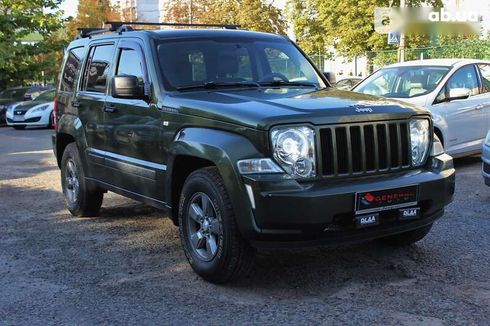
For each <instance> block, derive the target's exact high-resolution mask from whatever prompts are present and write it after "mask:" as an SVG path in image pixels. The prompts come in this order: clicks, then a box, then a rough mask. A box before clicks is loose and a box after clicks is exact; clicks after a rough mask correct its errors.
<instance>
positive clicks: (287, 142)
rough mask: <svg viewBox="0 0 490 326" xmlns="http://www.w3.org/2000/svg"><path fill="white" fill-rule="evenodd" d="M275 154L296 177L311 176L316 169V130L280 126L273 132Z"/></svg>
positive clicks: (279, 161)
mask: <svg viewBox="0 0 490 326" xmlns="http://www.w3.org/2000/svg"><path fill="white" fill-rule="evenodd" d="M271 138H272V149H273V156H274V158H275V160H276V161H277V163H279V165H280V166H281V167H282V168H283V169H284V170H285V171H286V172H287V173H289V174H290V175H292V176H293V177H295V178H311V177H314V176H315V175H316V169H315V132H314V131H313V129H311V128H309V127H280V128H275V129H273V130H272V132H271Z"/></svg>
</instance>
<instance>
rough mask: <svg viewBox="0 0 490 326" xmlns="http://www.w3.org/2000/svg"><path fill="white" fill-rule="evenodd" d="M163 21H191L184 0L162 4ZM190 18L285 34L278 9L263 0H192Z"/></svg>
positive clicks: (283, 21)
mask: <svg viewBox="0 0 490 326" xmlns="http://www.w3.org/2000/svg"><path fill="white" fill-rule="evenodd" d="M165 12H166V15H165V17H164V21H170V22H179V23H187V22H190V21H191V19H190V18H191V17H190V8H189V3H188V2H187V1H179V0H171V1H169V2H168V3H167V6H166V8H165ZM192 21H193V22H194V23H208V24H217V23H220V24H239V25H241V26H242V27H243V28H246V29H249V30H253V31H260V32H269V33H278V34H286V29H287V23H286V21H285V20H284V18H283V16H282V14H281V11H280V10H279V9H278V8H277V7H275V6H274V5H273V4H272V3H271V2H270V1H266V0H193V1H192Z"/></svg>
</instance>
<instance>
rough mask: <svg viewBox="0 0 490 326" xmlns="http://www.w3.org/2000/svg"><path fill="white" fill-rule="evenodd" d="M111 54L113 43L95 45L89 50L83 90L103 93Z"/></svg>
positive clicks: (112, 52)
mask: <svg viewBox="0 0 490 326" xmlns="http://www.w3.org/2000/svg"><path fill="white" fill-rule="evenodd" d="M113 54H114V45H101V46H96V47H94V48H92V49H91V50H90V56H89V61H88V63H87V66H86V68H85V76H84V85H85V87H84V88H83V89H84V90H86V91H90V92H97V93H105V90H106V87H107V75H108V74H109V71H110V68H111V61H112V58H113Z"/></svg>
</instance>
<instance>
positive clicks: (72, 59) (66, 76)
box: [60, 47, 85, 92]
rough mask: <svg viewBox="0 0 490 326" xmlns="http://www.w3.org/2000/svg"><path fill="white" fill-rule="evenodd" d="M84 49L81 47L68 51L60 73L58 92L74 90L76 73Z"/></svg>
mask: <svg viewBox="0 0 490 326" xmlns="http://www.w3.org/2000/svg"><path fill="white" fill-rule="evenodd" d="M84 53H85V49H84V48H83V47H80V48H74V49H71V50H70V51H68V57H67V58H66V62H65V67H64V68H63V72H62V73H61V81H60V90H61V91H67V92H70V91H73V89H74V88H75V83H76V79H77V77H78V72H79V70H80V66H81V64H82V61H83V55H84Z"/></svg>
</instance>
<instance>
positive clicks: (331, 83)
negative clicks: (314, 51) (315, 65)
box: [323, 71, 336, 86]
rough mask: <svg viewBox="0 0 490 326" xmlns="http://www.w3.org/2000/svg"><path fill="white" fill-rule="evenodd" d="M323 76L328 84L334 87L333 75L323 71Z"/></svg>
mask: <svg viewBox="0 0 490 326" xmlns="http://www.w3.org/2000/svg"><path fill="white" fill-rule="evenodd" d="M323 76H325V78H327V80H328V82H329V83H330V85H332V86H334V85H335V83H336V80H335V75H334V74H333V73H331V72H329V71H324V72H323Z"/></svg>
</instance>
